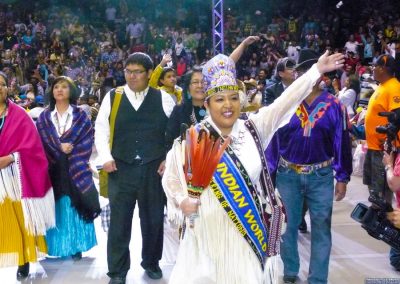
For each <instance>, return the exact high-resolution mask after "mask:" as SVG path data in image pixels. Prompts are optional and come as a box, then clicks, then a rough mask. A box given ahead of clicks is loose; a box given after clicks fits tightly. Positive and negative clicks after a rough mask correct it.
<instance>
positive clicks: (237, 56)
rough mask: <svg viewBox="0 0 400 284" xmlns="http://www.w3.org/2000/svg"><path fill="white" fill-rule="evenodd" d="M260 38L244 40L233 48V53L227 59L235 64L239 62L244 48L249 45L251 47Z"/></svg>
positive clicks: (254, 37) (253, 37) (249, 37)
mask: <svg viewBox="0 0 400 284" xmlns="http://www.w3.org/2000/svg"><path fill="white" fill-rule="evenodd" d="M259 40H260V37H258V36H248V37H247V38H245V39H244V40H243V41H242V42H241V43H240V44H239V46H238V47H236V48H235V50H234V51H232V53H231V55H229V57H230V58H231V59H232V60H233V61H234V62H235V63H236V62H238V61H239V59H240V57H242V55H243V52H244V51H245V50H246V48H247V47H248V46H249V45H252V44H253V43H254V42H256V41H259Z"/></svg>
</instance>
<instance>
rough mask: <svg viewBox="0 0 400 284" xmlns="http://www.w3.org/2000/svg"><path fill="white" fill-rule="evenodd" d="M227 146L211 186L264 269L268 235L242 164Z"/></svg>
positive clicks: (255, 196) (251, 185)
mask: <svg viewBox="0 0 400 284" xmlns="http://www.w3.org/2000/svg"><path fill="white" fill-rule="evenodd" d="M228 149H229V148H228ZM228 149H227V150H226V151H225V153H224V155H223V156H222V158H221V161H220V163H219V164H218V166H217V169H216V171H215V173H214V176H213V181H212V182H211V189H212V191H213V192H214V194H215V196H216V197H217V198H218V201H219V202H220V203H221V206H222V207H223V208H224V209H225V211H226V212H227V214H228V216H229V218H230V219H231V220H232V222H233V223H234V225H235V226H236V228H237V229H238V231H239V232H240V234H241V235H242V236H243V237H244V239H245V240H246V241H247V242H248V244H249V245H250V247H251V248H252V250H253V251H254V253H255V254H256V256H257V258H258V260H259V261H260V265H261V267H262V269H264V263H265V259H266V257H267V248H268V235H267V230H266V226H265V223H264V220H263V215H262V214H260V212H262V211H261V208H262V206H261V204H260V200H259V198H258V195H257V192H256V190H255V188H254V186H253V184H252V182H251V180H250V178H249V176H248V175H247V173H246V172H245V169H244V167H243V166H242V165H241V163H240V161H239V159H237V157H236V156H235V154H234V153H233V151H232V150H231V149H229V150H228Z"/></svg>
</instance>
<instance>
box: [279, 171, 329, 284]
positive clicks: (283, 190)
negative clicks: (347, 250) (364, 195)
mask: <svg viewBox="0 0 400 284" xmlns="http://www.w3.org/2000/svg"><path fill="white" fill-rule="evenodd" d="M276 185H277V188H278V191H279V193H280V194H281V196H282V200H283V203H284V205H285V208H286V214H287V218H288V224H287V229H286V232H285V234H284V235H283V236H282V243H281V256H282V260H283V265H284V275H286V276H297V274H298V273H299V268H300V261H299V252H298V246H297V238H298V228H299V225H300V222H301V219H302V208H303V203H304V201H306V202H307V205H308V208H309V210H310V219H311V255H310V268H309V275H308V283H311V284H314V283H327V279H328V267H329V256H330V253H331V246H332V238H331V217H332V205H333V195H334V194H333V170H332V167H331V166H328V167H324V168H321V169H318V170H316V171H314V172H312V173H310V174H298V173H296V171H294V170H292V169H290V168H286V167H283V166H279V168H278V171H277V179H276Z"/></svg>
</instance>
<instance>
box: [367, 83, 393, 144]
mask: <svg viewBox="0 0 400 284" xmlns="http://www.w3.org/2000/svg"><path fill="white" fill-rule="evenodd" d="M396 108H400V82H399V81H398V80H397V79H396V78H392V79H389V80H388V81H386V82H385V83H383V84H381V85H379V87H378V88H377V89H376V90H375V92H374V93H373V95H372V96H371V98H370V99H369V103H368V109H367V114H366V116H365V134H366V137H367V146H368V149H371V150H383V143H384V142H385V139H386V135H385V134H380V133H378V132H376V127H377V126H380V125H386V124H387V123H388V120H387V118H386V117H382V116H379V115H378V113H379V112H383V111H386V112H387V111H392V110H394V109H396Z"/></svg>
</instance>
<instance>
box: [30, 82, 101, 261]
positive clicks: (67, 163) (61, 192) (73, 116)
mask: <svg viewBox="0 0 400 284" xmlns="http://www.w3.org/2000/svg"><path fill="white" fill-rule="evenodd" d="M77 98H78V89H77V87H76V85H75V83H74V82H73V81H72V80H71V78H69V77H66V76H59V77H57V78H56V79H55V80H54V82H53V84H52V85H51V87H50V97H49V107H48V108H47V109H46V110H44V111H43V112H42V113H41V114H40V116H39V118H38V119H37V121H36V126H37V128H38V131H39V135H40V138H41V140H42V142H43V145H44V149H45V151H46V156H47V158H48V161H49V175H50V179H51V183H52V185H53V188H54V197H55V200H56V203H55V206H56V228H54V229H50V230H48V231H47V233H46V241H47V244H48V250H49V251H48V255H50V256H57V257H67V256H72V259H73V260H80V259H81V258H82V252H85V251H88V250H90V249H91V248H92V247H94V246H95V245H97V240H96V232H95V229H94V224H93V220H94V219H95V218H96V217H97V216H98V215H99V214H100V211H101V209H100V203H99V194H98V192H97V190H96V187H95V185H94V182H93V178H92V172H91V170H90V167H89V158H90V155H91V153H92V146H93V127H92V124H91V123H90V120H89V118H88V116H87V114H86V113H85V112H84V111H83V110H81V109H80V108H78V107H77V106H76V101H77Z"/></svg>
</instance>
